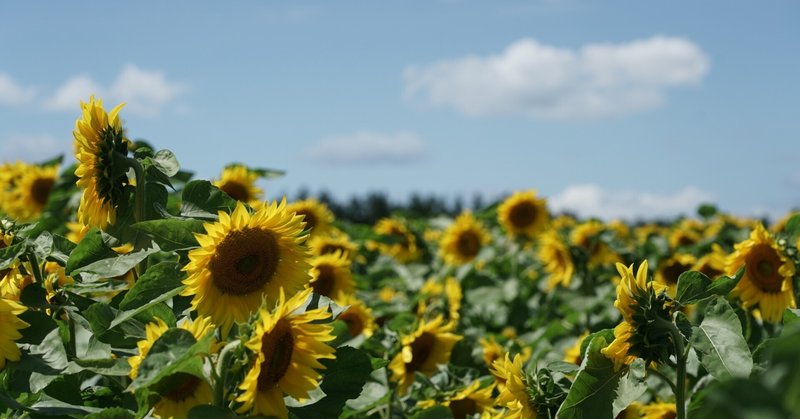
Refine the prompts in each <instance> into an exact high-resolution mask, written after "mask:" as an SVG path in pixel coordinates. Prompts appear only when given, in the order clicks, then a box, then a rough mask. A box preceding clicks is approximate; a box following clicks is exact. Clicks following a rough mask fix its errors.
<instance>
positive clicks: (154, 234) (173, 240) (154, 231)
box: [133, 218, 205, 251]
mask: <svg viewBox="0 0 800 419" xmlns="http://www.w3.org/2000/svg"><path fill="white" fill-rule="evenodd" d="M133 228H135V229H137V230H140V231H143V232H144V233H146V234H147V235H148V236H149V237H150V238H151V239H153V241H154V242H156V244H158V247H160V248H161V250H165V251H172V250H184V249H190V248H193V247H197V246H198V244H197V240H196V239H195V238H194V233H203V232H205V230H204V229H203V222H202V221H199V220H192V219H176V218H172V219H166V220H151V221H143V222H140V223H136V224H134V225H133Z"/></svg>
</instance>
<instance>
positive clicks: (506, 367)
mask: <svg viewBox="0 0 800 419" xmlns="http://www.w3.org/2000/svg"><path fill="white" fill-rule="evenodd" d="M523 363H524V361H523V359H522V356H521V355H520V354H517V355H514V360H513V361H512V360H511V358H510V357H509V355H508V354H506V356H505V358H500V359H498V360H496V361H494V363H493V364H492V368H491V370H492V374H494V375H495V377H497V379H498V381H499V382H501V383H502V384H503V385H502V386H499V387H498V388H499V389H500V394H499V395H498V396H497V399H495V403H496V404H497V405H499V406H502V407H505V408H506V409H508V411H507V412H506V415H505V416H503V417H504V418H510V419H536V417H537V416H538V415H537V413H536V408H535V407H534V406H533V403H532V401H531V399H530V397H529V396H528V386H527V383H526V380H527V379H526V376H525V371H524V370H523V368H522V364H523Z"/></svg>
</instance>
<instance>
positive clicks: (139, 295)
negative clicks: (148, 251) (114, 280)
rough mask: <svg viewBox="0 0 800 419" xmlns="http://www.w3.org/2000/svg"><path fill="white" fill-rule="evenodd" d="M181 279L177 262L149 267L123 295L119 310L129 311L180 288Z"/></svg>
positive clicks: (161, 263)
mask: <svg viewBox="0 0 800 419" xmlns="http://www.w3.org/2000/svg"><path fill="white" fill-rule="evenodd" d="M183 277H184V274H183V271H181V266H180V265H179V264H178V263H177V262H173V261H164V262H160V263H158V264H156V265H153V266H150V267H148V268H147V271H145V273H144V275H142V276H140V277H139V280H138V281H136V284H134V285H133V288H131V289H130V291H128V293H127V294H125V298H123V299H122V301H121V302H120V303H119V308H120V309H121V310H131V309H135V308H137V307H141V306H143V305H145V304H148V303H150V302H152V301H153V300H155V299H157V298H159V297H161V296H163V295H165V294H168V293H169V292H171V291H174V290H175V289H176V288H178V287H180V286H181V280H182V279H183Z"/></svg>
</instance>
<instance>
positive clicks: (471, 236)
mask: <svg viewBox="0 0 800 419" xmlns="http://www.w3.org/2000/svg"><path fill="white" fill-rule="evenodd" d="M456 246H457V247H458V253H460V254H461V255H462V256H464V257H468V258H473V257H475V256H476V255H477V254H478V252H479V251H480V250H481V239H480V237H478V235H477V234H475V232H474V231H465V232H463V233H461V234H460V235H459V236H458V242H457V243H456Z"/></svg>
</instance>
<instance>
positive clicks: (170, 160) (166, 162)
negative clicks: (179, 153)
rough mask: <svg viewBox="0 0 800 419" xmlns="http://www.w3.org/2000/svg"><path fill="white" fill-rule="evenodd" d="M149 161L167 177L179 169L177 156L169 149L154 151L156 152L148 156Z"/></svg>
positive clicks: (173, 174)
mask: <svg viewBox="0 0 800 419" xmlns="http://www.w3.org/2000/svg"><path fill="white" fill-rule="evenodd" d="M150 161H151V162H152V163H153V167H155V168H156V169H158V171H159V172H161V173H163V174H165V175H167V176H169V177H172V176H175V175H176V174H177V173H178V171H179V170H180V169H181V165H180V164H179V163H178V158H177V157H175V154H174V153H173V152H172V151H170V150H158V151H156V154H155V155H153V157H151V158H150Z"/></svg>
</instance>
